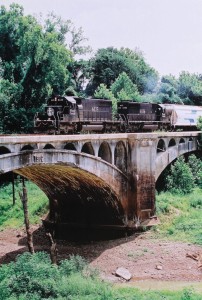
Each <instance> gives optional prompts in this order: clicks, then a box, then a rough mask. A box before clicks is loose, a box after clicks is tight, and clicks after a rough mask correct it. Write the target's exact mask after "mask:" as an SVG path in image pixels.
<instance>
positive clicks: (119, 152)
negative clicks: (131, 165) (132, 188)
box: [114, 141, 127, 172]
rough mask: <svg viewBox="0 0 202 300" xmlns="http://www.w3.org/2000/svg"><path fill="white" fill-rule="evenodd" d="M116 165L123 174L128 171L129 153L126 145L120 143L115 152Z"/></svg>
mask: <svg viewBox="0 0 202 300" xmlns="http://www.w3.org/2000/svg"><path fill="white" fill-rule="evenodd" d="M114 164H115V166H116V167H117V168H118V169H120V170H121V171H122V172H126V170H127V152H126V147H125V144H124V143H123V142H122V141H119V142H118V143H117V144H116V147H115V150H114Z"/></svg>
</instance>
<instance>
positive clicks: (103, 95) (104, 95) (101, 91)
mask: <svg viewBox="0 0 202 300" xmlns="http://www.w3.org/2000/svg"><path fill="white" fill-rule="evenodd" d="M94 97H95V98H97V99H109V100H112V112H113V114H114V115H115V114H116V113H117V99H116V98H115V97H114V95H113V93H112V92H111V91H110V90H109V89H108V88H107V87H106V85H104V84H100V86H99V87H98V88H97V89H96V91H95V94H94Z"/></svg>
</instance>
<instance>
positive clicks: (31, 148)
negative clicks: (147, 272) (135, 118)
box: [0, 132, 200, 230]
mask: <svg viewBox="0 0 202 300" xmlns="http://www.w3.org/2000/svg"><path fill="white" fill-rule="evenodd" d="M199 133H200V132H166V133H163V132H160V133H124V134H91V135H62V136H52V135H49V136H47V135H31V136H30V135H16V136H12V135H11V136H0V173H1V174H3V173H6V172H10V171H13V172H15V173H17V174H20V175H22V176H24V177H25V178H28V179H29V180H31V181H33V182H34V183H36V184H37V185H38V186H39V187H40V188H41V189H42V190H43V191H44V193H45V194H46V195H47V197H48V199H49V204H50V213H49V221H50V223H51V222H52V223H53V224H57V225H58V226H59V227H60V228H65V226H68V224H75V225H76V226H88V227H91V226H98V227H99V226H101V227H102V226H136V223H137V222H138V221H142V220H145V219H146V218H148V217H149V216H152V215H153V214H154V213H155V182H156V180H157V179H158V177H159V175H160V174H161V173H162V171H163V170H164V169H165V168H166V167H167V166H168V165H169V164H170V163H171V162H172V161H173V160H175V159H176V158H177V157H178V156H180V155H182V154H185V153H190V152H193V151H196V150H197V149H198V137H199ZM61 230H62V229H61Z"/></svg>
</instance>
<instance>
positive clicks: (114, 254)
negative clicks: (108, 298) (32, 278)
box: [0, 226, 202, 282]
mask: <svg viewBox="0 0 202 300" xmlns="http://www.w3.org/2000/svg"><path fill="white" fill-rule="evenodd" d="M33 236H34V246H35V250H36V251H41V250H45V251H49V241H48V238H47V237H46V235H45V232H44V230H43V228H42V227H38V226H36V227H33ZM57 244H58V258H59V260H61V259H65V258H67V257H68V256H69V255H70V254H78V255H81V256H83V257H85V258H86V259H87V260H88V262H89V263H90V265H91V266H93V267H96V268H98V269H99V270H100V271H101V274H102V277H104V278H105V279H108V280H110V281H112V282H119V279H118V278H117V277H116V276H115V275H113V274H114V272H115V270H116V269H117V268H118V267H124V268H127V269H128V270H129V271H130V273H131V274H132V280H131V282H135V281H136V282H141V281H145V282H146V281H148V280H149V281H150V280H156V281H167V282H168V281H172V282H175V281H178V282H180V281H183V282H184V281H185V282H186V281H187V282H200V281H202V270H199V269H198V268H197V261H195V260H193V259H191V258H188V257H186V254H187V253H196V252H198V251H202V247H200V246H197V245H192V244H189V243H182V242H172V241H162V240H159V239H152V237H151V233H150V232H146V233H141V234H135V235H132V236H130V237H127V238H120V239H116V240H108V241H96V242H88V243H87V242H86V243H82V244H79V243H75V242H74V243H72V242H67V241H58V243H57ZM24 251H27V247H26V234H25V232H24V230H11V229H6V230H4V231H1V232H0V263H1V264H2V263H8V262H9V261H12V260H14V259H15V258H16V256H17V255H18V254H20V253H23V252H24Z"/></svg>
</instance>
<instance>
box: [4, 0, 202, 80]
mask: <svg viewBox="0 0 202 300" xmlns="http://www.w3.org/2000/svg"><path fill="white" fill-rule="evenodd" d="M13 2H15V3H18V4H21V5H22V6H23V7H24V13H25V15H26V14H32V15H36V16H38V15H39V14H40V13H42V14H43V16H44V17H45V16H46V15H47V14H48V13H50V12H54V13H55V14H56V15H58V16H61V17H62V19H64V20H71V21H72V22H73V23H74V25H75V27H76V28H78V27H82V29H83V31H84V36H85V37H87V38H88V45H90V46H91V47H92V48H93V50H94V53H95V52H96V50H97V49H99V48H106V47H111V46H112V47H115V48H118V49H119V48H121V47H125V48H126V47H127V48H130V49H132V50H134V49H136V48H138V49H139V50H141V51H142V52H143V54H144V57H145V60H146V62H147V63H148V64H149V65H150V66H152V67H153V68H154V69H156V70H157V71H158V72H159V74H160V76H163V75H168V74H172V75H175V76H176V77H178V76H179V73H181V72H182V71H186V72H189V73H197V74H201V73H202V0H15V1H14V0H0V5H5V6H6V7H9V5H10V4H11V3H13Z"/></svg>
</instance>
